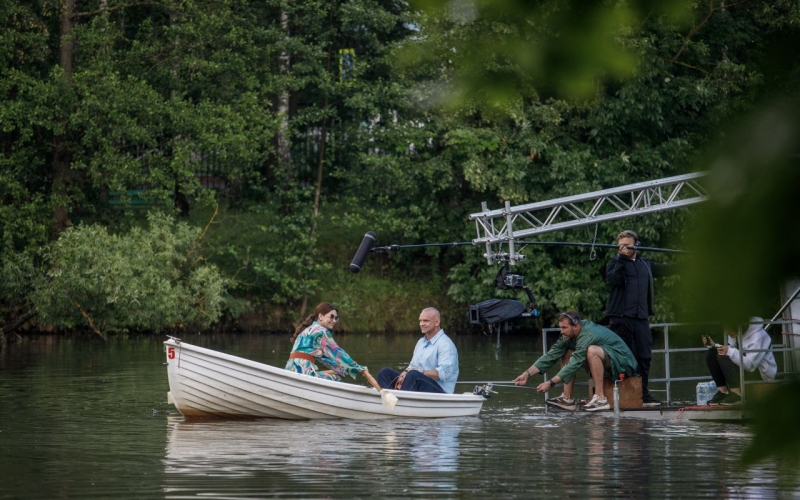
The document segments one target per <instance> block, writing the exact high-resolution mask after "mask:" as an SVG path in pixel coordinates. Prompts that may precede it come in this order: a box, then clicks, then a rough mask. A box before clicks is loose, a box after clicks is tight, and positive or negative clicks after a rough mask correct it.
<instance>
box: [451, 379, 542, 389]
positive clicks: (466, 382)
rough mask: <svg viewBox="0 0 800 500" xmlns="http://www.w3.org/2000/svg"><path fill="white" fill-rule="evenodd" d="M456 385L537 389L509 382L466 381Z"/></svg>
mask: <svg viewBox="0 0 800 500" xmlns="http://www.w3.org/2000/svg"><path fill="white" fill-rule="evenodd" d="M456 384H476V385H486V384H492V385H499V386H503V387H509V388H511V389H534V390H535V389H536V387H527V386H524V385H514V382H509V381H508V380H466V381H463V382H462V381H460V380H459V381H458V382H456Z"/></svg>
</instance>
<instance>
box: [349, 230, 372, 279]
mask: <svg viewBox="0 0 800 500" xmlns="http://www.w3.org/2000/svg"><path fill="white" fill-rule="evenodd" d="M377 240H378V239H377V238H376V237H375V233H373V232H372V231H368V232H367V234H365V235H364V239H363V240H361V244H360V245H359V246H358V250H357V251H356V255H355V257H353V262H351V263H350V272H351V273H357V272H359V271H361V268H362V267H364V261H366V260H367V255H368V254H369V251H370V250H372V247H373V246H375V242H376V241H377Z"/></svg>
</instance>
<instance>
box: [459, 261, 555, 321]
mask: <svg viewBox="0 0 800 500" xmlns="http://www.w3.org/2000/svg"><path fill="white" fill-rule="evenodd" d="M524 283H525V277H524V276H522V275H521V274H514V273H511V272H510V271H509V269H508V263H506V264H504V265H503V267H501V268H500V270H499V271H498V272H497V276H496V277H495V279H494V284H495V286H496V287H497V288H498V289H500V290H524V291H525V293H526V294H527V295H528V303H529V304H530V309H526V308H525V304H523V303H522V302H520V301H518V300H513V299H489V300H484V301H483V302H479V303H477V304H473V305H471V306H469V322H470V323H472V324H476V325H483V326H486V327H488V329H489V331H490V332H491V331H492V330H494V329H495V328H499V329H500V331H501V332H502V331H503V330H505V331H509V330H510V329H511V322H512V321H513V320H516V319H518V318H532V317H538V316H539V311H538V310H537V309H536V297H534V295H533V291H532V290H531V287H529V286H527V285H525V284H524Z"/></svg>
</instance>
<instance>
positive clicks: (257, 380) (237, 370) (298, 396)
mask: <svg viewBox="0 0 800 500" xmlns="http://www.w3.org/2000/svg"><path fill="white" fill-rule="evenodd" d="M164 349H165V351H166V353H167V373H168V375H169V388H170V392H169V395H168V399H169V400H170V401H171V402H173V403H174V404H175V407H176V408H177V409H178V411H180V412H181V413H182V414H183V416H185V417H223V418H283V419H292V420H299V419H337V418H350V419H380V418H393V417H406V418H442V417H465V416H470V415H477V414H478V413H479V412H480V411H481V407H482V406H483V402H484V401H485V398H484V397H483V396H478V395H475V394H472V393H463V394H434V393H427V392H407V391H394V390H392V391H386V392H388V393H391V394H393V395H394V396H396V397H397V403H396V405H395V406H394V408H393V409H389V408H387V407H386V406H384V405H383V404H382V403H381V395H380V393H378V392H377V391H376V390H375V389H373V388H370V387H364V386H361V385H356V384H348V383H344V382H334V381H332V380H324V379H320V378H316V377H310V376H308V375H303V374H300V373H295V372H291V371H288V370H284V369H282V368H276V367H274V366H269V365H266V364H263V363H258V362H255V361H250V360H248V359H244V358H240V357H237V356H231V355H230V354H224V353H221V352H217V351H214V350H211V349H205V348H203V347H198V346H195V345H192V344H187V343H186V342H182V341H180V340H179V339H174V338H170V339H169V340H167V341H166V342H164Z"/></svg>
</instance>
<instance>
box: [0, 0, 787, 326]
mask: <svg viewBox="0 0 800 500" xmlns="http://www.w3.org/2000/svg"><path fill="white" fill-rule="evenodd" d="M573 4H574V5H573ZM577 9H583V10H581V12H580V15H577V12H578V10H577ZM793 9H794V6H793V4H791V3H789V2H783V1H776V2H738V3H734V4H731V5H728V6H725V5H724V4H718V3H716V2H711V1H710V2H707V3H702V2H701V3H696V4H687V3H685V2H679V1H673V2H646V1H640V2H591V3H590V5H588V6H585V5H584V4H583V3H581V4H578V3H577V2H550V1H543V2H529V3H528V2H504V1H493V2H490V1H474V2H468V1H453V2H439V1H429V2H422V3H420V4H412V5H411V6H409V5H408V4H407V3H406V2H401V1H396V0H340V1H333V2H315V1H311V2H279V1H277V0H268V1H266V2H250V1H248V0H224V1H214V2H209V1H205V0H200V1H195V2H183V1H179V0H164V1H160V2H122V1H121V0H97V1H93V2H79V3H77V4H76V3H75V2H74V0H40V1H36V2H14V1H4V2H1V3H0V144H1V145H2V154H0V242H1V244H2V245H3V252H2V257H1V258H2V264H3V265H2V267H0V268H2V269H3V280H2V281H3V282H4V285H3V288H2V293H3V296H2V297H0V299H2V300H1V302H2V304H3V318H2V319H3V321H4V323H8V322H10V321H12V320H13V319H14V318H17V317H21V316H22V315H24V314H26V313H29V312H30V311H34V312H38V321H39V322H40V323H42V324H52V325H55V326H58V327H74V326H79V325H83V326H88V325H89V323H88V319H87V316H88V317H91V318H94V319H93V322H94V323H95V325H99V324H102V325H103V326H104V328H111V329H113V328H134V329H135V328H139V329H158V328H167V327H177V326H178V325H181V324H182V325H194V326H204V325H208V324H209V322H211V321H214V320H216V319H217V318H225V321H226V324H229V325H233V326H242V327H244V326H246V325H253V324H255V325H256V327H258V328H264V327H269V328H274V327H283V328H285V327H286V325H287V324H288V323H289V322H291V321H294V320H295V319H296V318H297V316H298V313H299V312H300V309H303V308H304V307H307V306H306V304H307V302H309V301H311V302H313V301H315V300H319V299H325V300H331V301H334V302H337V303H341V304H346V305H347V307H348V310H347V314H346V315H343V326H344V327H345V328H348V329H352V330H370V329H373V328H387V327H388V328H404V327H403V326H400V325H405V327H406V328H413V326H414V324H415V316H416V311H418V310H419V309H420V308H421V307H423V306H426V305H431V304H434V305H438V306H439V307H440V308H442V309H443V310H445V311H447V312H448V314H449V318H448V320H449V323H450V324H453V323H457V322H463V319H464V317H465V316H464V312H463V311H464V309H465V306H466V304H468V303H470V302H475V301H478V300H482V299H485V298H488V297H491V296H494V295H497V292H496V291H495V290H494V288H493V286H492V278H493V277H494V274H495V272H496V270H497V268H496V267H494V268H492V267H489V266H487V265H486V263H485V260H484V259H483V258H482V257H481V253H482V252H481V251H480V250H479V249H478V248H472V247H459V248H449V249H425V250H409V251H404V252H398V253H396V254H393V255H392V256H391V257H389V256H371V257H370V260H369V261H368V263H367V266H366V268H365V270H364V271H363V272H362V274H360V275H358V276H353V275H350V274H348V273H347V272H346V271H345V269H346V265H347V263H348V262H349V259H350V257H352V254H353V252H354V251H355V248H356V246H357V244H358V241H359V240H360V238H361V236H362V235H363V233H364V232H365V231H367V230H374V231H375V232H376V233H377V234H378V237H379V242H380V243H382V244H388V243H423V242H424V243H430V242H436V241H439V242H442V241H467V240H469V239H470V238H472V237H473V235H474V230H473V229H472V227H471V226H470V224H469V223H468V222H467V216H468V214H469V213H472V212H477V211H479V209H480V203H481V202H482V201H486V202H488V204H489V206H490V207H492V208H494V207H499V206H500V204H501V203H502V202H503V201H504V200H510V201H511V202H512V203H523V202H530V201H538V200H546V199H551V198H555V197H559V196H564V195H570V194H577V193H582V192H588V191H593V190H598V189H603V188H608V187H612V186H618V185H624V184H628V183H632V182H638V181H643V180H649V179H657V178H661V177H665V176H669V175H675V174H679V173H684V172H687V171H693V170H695V169H697V168H698V166H697V165H698V163H696V162H697V161H698V159H702V158H703V156H702V155H703V152H704V151H706V149H707V147H708V145H709V144H710V143H714V142H716V141H717V140H718V139H719V137H720V136H721V131H722V129H723V127H724V125H725V124H726V122H728V121H729V120H731V119H732V118H733V117H735V116H738V115H739V114H740V113H742V112H743V111H747V110H749V109H751V108H753V107H754V106H755V105H756V104H757V103H758V102H759V99H762V98H763V96H764V95H766V93H767V92H771V91H773V90H774V89H775V87H776V82H775V80H776V78H777V77H776V76H775V75H776V74H778V73H776V70H775V67H779V68H780V70H781V71H780V74H782V75H788V74H792V73H791V72H792V71H794V70H795V68H796V62H795V60H794V59H793V58H792V57H789V58H785V59H782V60H780V61H779V62H778V63H776V62H774V61H772V60H771V59H770V58H769V54H770V52H769V49H770V47H772V46H773V45H775V43H776V40H782V39H785V38H786V37H789V38H791V36H795V35H796V30H797V25H796V22H795V21H796V12H795V11H794V10H793ZM351 63H352V64H351ZM699 168H703V169H704V168H705V167H704V166H703V164H702V163H701V164H700V167H699ZM214 204H219V207H220V209H219V210H220V213H219V215H218V216H217V217H216V218H215V220H214V223H213V224H211V225H210V226H209V229H208V231H207V233H206V234H205V236H204V237H203V243H204V245H203V246H202V250H201V251H202V255H198V257H203V258H205V259H207V261H204V262H207V263H208V266H207V267H203V269H206V271H205V272H207V273H211V274H208V275H207V276H205V277H204V278H202V279H201V277H200V276H196V277H192V276H189V275H182V276H183V278H182V279H185V280H188V281H185V282H184V283H182V285H181V286H184V287H186V288H185V290H183V291H181V292H180V293H177V292H175V290H172V292H170V293H173V292H175V295H174V296H172V298H171V299H170V300H164V301H161V302H159V304H158V305H157V306H156V304H155V303H149V302H142V300H141V299H140V298H139V295H136V294H139V293H144V294H147V292H145V291H144V289H143V288H141V287H142V286H145V285H144V283H146V282H148V283H155V282H164V283H165V282H174V279H173V278H174V276H173V274H174V273H175V272H177V271H176V269H177V268H176V267H170V266H164V265H160V264H159V263H158V259H159V258H161V257H159V255H160V254H159V253H158V252H151V253H148V252H144V251H142V252H139V251H137V250H136V248H137V246H136V245H137V243H136V241H135V240H137V239H141V240H148V239H149V238H152V237H153V236H152V235H154V234H157V233H158V231H164V230H165V229H164V227H166V226H164V224H166V222H164V221H165V220H167V219H166V218H164V217H163V216H154V217H150V218H146V217H145V216H144V214H145V213H146V212H148V211H150V212H152V213H163V214H168V215H170V216H174V217H182V218H183V220H184V221H185V222H186V223H187V224H189V225H191V226H194V227H198V228H202V227H205V225H206V224H207V223H208V221H209V220H210V219H211V216H210V211H211V210H212V208H211V207H213V206H214ZM690 217H691V215H690V214H689V213H688V212H676V213H668V214H660V215H655V216H648V217H646V218H642V219H639V220H630V221H624V222H621V223H619V224H605V225H601V226H599V227H597V228H594V227H588V228H586V229H581V230H574V231H570V232H564V233H561V234H556V235H553V237H552V238H544V239H561V240H569V241H593V240H596V241H597V242H602V243H610V242H613V239H614V235H615V234H616V233H617V232H618V231H619V229H621V228H622V226H624V227H626V228H632V229H635V230H637V231H638V232H639V233H640V235H641V237H642V239H643V240H644V241H645V242H646V243H647V244H648V245H651V246H683V245H684V243H685V241H684V240H685V236H684V234H685V232H684V229H685V227H686V225H687V223H689V222H690ZM155 221H161V222H159V224H161V225H160V226H154V223H155ZM169 227H173V228H174V230H175V231H183V232H184V233H185V231H187V230H188V229H185V228H184V226H180V225H173V226H169ZM179 227H181V228H184V229H180V230H179V229H178V228H179ZM70 228H71V229H70ZM154 231H155V233H154ZM187 234H188V233H187ZM148 235H149V236H148ZM176 237H177V234H176ZM186 238H188V236H186ZM112 240H113V241H114V242H115V243H114V245H121V247H118V248H120V251H119V253H118V254H115V255H113V256H112V255H106V256H105V257H103V255H105V253H106V250H108V249H109V248H111V247H108V248H106V247H105V246H104V244H103V243H102V242H110V241H112ZM186 241H188V240H186ZM139 244H142V245H144V244H145V243H144V241H142V242H139ZM122 247H124V248H126V250H125V251H122V249H121V248H122ZM176 248H177V247H176ZM126 252H127V253H126ZM176 252H178V253H180V252H179V251H177V250H176ZM134 254H135V258H134ZM526 254H527V257H528V258H527V259H526V261H525V262H524V263H522V264H521V265H520V269H519V270H520V271H521V272H522V273H523V274H526V276H527V277H528V281H529V282H530V283H531V284H532V285H533V287H534V291H535V292H536V294H537V296H538V298H539V305H540V307H541V308H542V310H543V312H544V320H545V321H550V319H552V317H553V314H554V313H555V312H556V311H558V310H560V309H564V308H567V307H577V308H579V309H581V310H582V311H585V312H586V313H587V314H588V315H589V316H590V317H599V316H600V315H601V314H602V309H603V305H604V302H605V298H606V289H605V286H604V284H603V281H602V278H601V275H600V270H601V268H602V267H603V264H604V262H605V259H606V258H607V257H609V256H610V255H611V254H610V253H608V252H607V251H605V252H604V251H601V252H599V253H598V255H597V258H596V259H593V258H590V256H589V251H588V250H586V249H575V248H550V247H547V248H546V247H531V248H528V249H527V250H526ZM87 255H94V256H96V257H97V259H98V260H97V261H96V262H100V261H102V259H105V258H112V257H114V258H115V259H119V258H120V256H123V257H122V258H123V259H124V260H125V261H126V262H123V261H121V260H114V266H118V267H111V265H110V264H109V267H107V268H105V269H104V268H102V267H100V268H91V269H92V270H91V272H95V273H100V274H98V275H97V277H96V279H94V278H93V279H89V278H88V277H87V275H81V274H75V275H72V274H64V272H65V271H69V273H78V272H79V271H80V272H84V271H86V272H90V270H89V269H85V270H84V269H83V267H84V266H85V265H86V261H85V259H86V256H87ZM162 257H163V256H162ZM651 257H652V258H655V259H657V260H658V259H661V257H660V256H654V255H651ZM175 258H177V257H175ZM173 262H176V264H174V266H179V264H177V262H178V261H177V260H174V261H173ZM211 264H213V266H211ZM140 267H141V268H140ZM111 269H117V270H116V271H114V272H111ZM216 269H219V272H220V273H221V274H220V276H224V280H225V282H224V283H222V282H221V281H220V279H222V278H219V277H218V276H217V275H216V274H215V273H216V272H217V271H216ZM101 275H102V276H101ZM131 276H139V277H145V276H147V277H148V278H146V280H145V281H142V282H137V284H136V286H133V284H132V281H131V280H132V278H131ZM193 279H197V280H200V282H201V283H202V285H198V284H192V283H194V282H192V280H193ZM147 280H150V281H147ZM674 281H675V280H671V281H667V282H665V283H661V284H660V285H659V287H660V288H662V292H661V293H660V300H659V302H658V313H657V315H658V317H657V319H666V318H674V317H676V316H680V314H681V313H682V310H681V309H680V308H679V306H678V305H677V304H676V301H675V300H673V299H672V298H671V297H670V296H669V295H668V294H667V293H663V292H665V291H666V290H669V289H671V288H674V287H673V285H674ZM126 283H128V284H130V287H128V284H126ZM123 285H124V287H127V288H124V290H125V291H124V293H125V294H128V295H125V297H126V298H124V300H123V299H117V298H114V297H117V296H114V295H113V294H111V292H109V290H112V289H114V290H123ZM198 287H200V288H202V287H207V289H208V292H209V294H211V295H213V296H214V297H216V299H215V300H217V299H219V298H220V297H225V300H224V301H221V299H219V300H217V301H216V302H214V303H213V306H212V305H211V304H205V305H202V306H201V305H200V303H199V302H198V298H197V297H198V296H197V295H192V294H193V293H198V290H199V289H200V288H198ZM226 290H227V292H229V293H230V296H226V295H225V293H224V292H225V291H226ZM152 293H153V294H154V295H153V296H152V297H151V298H152V299H153V300H158V299H156V297H157V295H155V291H153V292H152ZM185 294H188V295H185ZM201 295H202V294H201ZM211 295H209V297H210V296H211ZM179 296H180V297H184V298H185V300H184V299H181V300H178V301H175V300H173V299H175V298H176V297H179ZM188 296H192V297H194V298H193V299H188V298H186V297H188ZM120 297H121V296H120ZM120 300H121V301H120ZM136 301H138V302H140V303H142V304H150V305H147V306H146V307H138V308H133V307H132V308H129V309H127V310H124V309H125V307H124V306H123V307H119V305H120V304H132V303H135V302H136ZM423 301H424V303H423ZM75 302H78V303H79V304H81V307H82V308H83V310H84V311H85V312H86V313H87V316H83V315H80V310H79V309H78V308H76V307H75V305H74V304H75ZM112 303H113V304H116V305H115V306H114V307H113V308H110V309H109V310H105V309H106V307H107V304H112ZM390 304H391V305H390ZM312 306H313V305H312ZM88 307H91V310H90V309H87V308H88ZM187 308H188V310H187ZM245 311H251V313H249V314H245V315H242V313H243V312H245ZM252 312H255V316H256V317H257V318H256V319H255V320H254V319H253V316H254V315H253V314H252ZM76 313H78V315H77V316H76ZM101 318H102V319H101ZM181 318H182V319H181Z"/></svg>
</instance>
